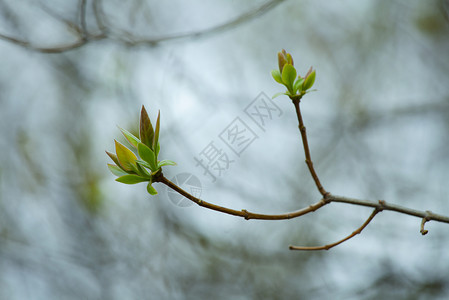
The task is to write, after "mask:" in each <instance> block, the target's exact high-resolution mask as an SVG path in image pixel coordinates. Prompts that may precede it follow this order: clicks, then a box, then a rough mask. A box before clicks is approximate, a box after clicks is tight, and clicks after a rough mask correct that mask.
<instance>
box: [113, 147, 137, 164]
mask: <svg viewBox="0 0 449 300" xmlns="http://www.w3.org/2000/svg"><path fill="white" fill-rule="evenodd" d="M115 152H116V153H117V159H118V163H119V166H120V167H121V168H122V169H123V170H125V171H135V170H136V168H137V166H136V160H137V157H136V155H135V154H134V153H133V152H132V151H131V150H129V149H128V148H126V147H125V146H123V145H122V144H120V143H119V142H117V141H115Z"/></svg>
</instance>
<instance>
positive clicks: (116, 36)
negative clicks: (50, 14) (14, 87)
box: [0, 0, 285, 53]
mask: <svg viewBox="0 0 449 300" xmlns="http://www.w3.org/2000/svg"><path fill="white" fill-rule="evenodd" d="M283 1H285V0H271V1H267V2H266V3H264V4H262V5H261V6H259V7H258V8H256V9H254V10H251V11H249V12H246V13H243V14H241V15H239V16H238V17H236V18H234V19H231V20H229V21H227V22H225V23H223V24H219V25H216V26H212V27H210V28H207V29H203V30H198V31H192V32H187V33H179V34H171V35H166V36H160V37H155V38H140V37H136V36H134V35H133V34H131V33H129V32H127V31H125V30H119V29H117V28H113V25H112V24H110V23H109V22H108V20H107V18H106V17H105V16H104V14H103V12H102V9H101V3H100V0H94V1H93V4H92V5H93V11H94V19H95V22H96V23H97V26H98V27H99V29H100V33H99V34H95V35H93V34H89V33H88V32H87V20H86V5H87V2H86V0H80V4H79V12H78V14H79V19H80V25H79V26H75V27H73V26H71V27H72V28H73V29H75V30H76V31H77V32H78V39H77V40H76V41H74V42H73V43H70V44H66V45H58V46H54V47H39V46H35V45H33V44H31V43H30V42H28V41H24V40H21V39H19V38H15V37H12V36H9V35H6V34H1V33H0V39H3V40H6V41H8V42H10V43H13V44H16V45H19V46H22V47H24V48H28V49H31V50H33V51H37V52H42V53H61V52H66V51H70V50H74V49H77V48H80V47H82V46H84V45H86V44H87V43H89V42H91V41H98V40H103V39H110V40H114V41H116V42H119V43H122V44H125V45H127V46H139V45H149V46H155V45H157V44H158V43H161V42H166V41H171V40H179V39H186V38H199V37H206V36H210V35H212V34H216V33H219V32H223V31H225V30H229V29H231V28H234V27H236V26H238V25H241V24H243V23H246V22H248V21H250V20H252V19H254V18H255V17H257V16H260V15H262V14H264V13H266V12H268V11H269V10H271V9H273V8H274V7H276V6H277V5H278V4H280V3H282V2H283Z"/></svg>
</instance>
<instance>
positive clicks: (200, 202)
mask: <svg viewBox="0 0 449 300" xmlns="http://www.w3.org/2000/svg"><path fill="white" fill-rule="evenodd" d="M153 181H154V182H161V183H163V184H165V185H167V186H168V187H169V188H171V189H173V190H174V191H176V192H178V193H179V194H181V195H183V196H184V197H186V198H187V199H189V200H191V201H193V202H195V203H196V204H198V205H199V206H202V207H205V208H208V209H212V210H215V211H219V212H222V213H225V214H229V215H233V216H237V217H242V218H245V219H246V220H251V219H257V220H286V219H293V218H297V217H300V216H303V215H305V214H308V213H310V212H314V211H316V210H317V209H319V208H321V207H322V206H324V205H326V204H328V203H329V202H328V201H327V200H325V199H321V200H320V201H318V202H316V203H315V204H312V205H310V206H308V207H305V208H303V209H300V210H297V211H293V212H289V213H284V214H259V213H253V212H249V211H247V210H246V209H242V210H236V209H232V208H227V207H223V206H219V205H216V204H212V203H209V202H206V201H204V200H201V199H199V198H197V197H195V196H193V195H191V194H189V193H188V192H186V191H184V190H183V189H182V188H180V187H179V186H177V185H176V184H174V183H173V182H171V181H170V180H168V179H167V178H166V177H164V175H162V173H161V174H160V175H159V176H158V177H157V178H153Z"/></svg>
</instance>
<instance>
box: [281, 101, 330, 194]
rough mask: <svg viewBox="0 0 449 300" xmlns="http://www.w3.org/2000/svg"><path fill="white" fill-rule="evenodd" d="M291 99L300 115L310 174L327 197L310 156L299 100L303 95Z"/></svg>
mask: <svg viewBox="0 0 449 300" xmlns="http://www.w3.org/2000/svg"><path fill="white" fill-rule="evenodd" d="M290 99H291V100H292V102H293V105H294V106H295V110H296V116H297V117H298V122H299V125H298V128H299V132H300V133H301V138H302V143H303V146H304V155H305V156H306V164H307V167H308V168H309V171H310V175H312V178H313V180H314V181H315V185H316V187H317V188H318V191H319V192H320V194H321V195H322V196H323V197H326V196H327V195H328V194H329V193H328V192H327V191H326V190H325V189H324V188H323V186H322V185H321V182H320V179H319V178H318V175H317V174H316V172H315V168H314V167H313V162H312V157H311V156H310V150H309V143H308V141H307V133H306V127H305V126H304V122H303V121H302V115H301V110H300V108H299V102H300V100H301V97H290Z"/></svg>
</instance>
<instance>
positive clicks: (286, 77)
mask: <svg viewBox="0 0 449 300" xmlns="http://www.w3.org/2000/svg"><path fill="white" fill-rule="evenodd" d="M295 78H296V69H295V67H293V66H292V65H290V64H286V65H285V66H284V69H283V70H282V82H283V83H284V85H285V86H286V87H287V89H288V90H289V92H292V91H293V82H294V81H295Z"/></svg>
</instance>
